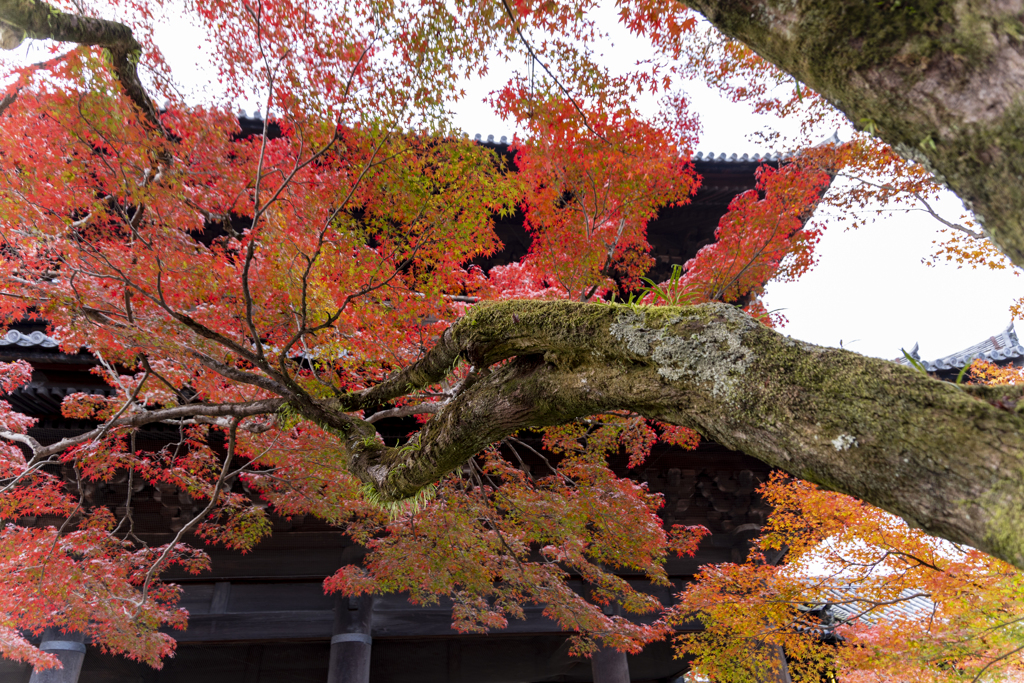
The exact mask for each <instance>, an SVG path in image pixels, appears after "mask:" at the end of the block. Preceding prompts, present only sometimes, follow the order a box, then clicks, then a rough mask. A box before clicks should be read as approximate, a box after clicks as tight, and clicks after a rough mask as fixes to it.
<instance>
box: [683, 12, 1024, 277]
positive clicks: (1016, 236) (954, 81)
mask: <svg viewBox="0 0 1024 683" xmlns="http://www.w3.org/2000/svg"><path fill="white" fill-rule="evenodd" d="M687 4H688V5H689V6H690V7H693V8H694V9H696V10H698V11H699V12H701V13H702V14H703V15H704V16H705V17H707V18H708V20H709V21H710V22H711V23H712V24H714V25H715V26H716V27H717V28H718V29H719V30H720V31H722V32H723V33H725V34H726V35H728V36H730V37H733V38H735V39H737V40H739V41H740V42H743V43H745V44H746V45H748V46H749V47H750V48H752V49H753V50H754V51H755V52H757V53H758V54H759V55H761V56H762V57H764V58H765V59H767V60H768V61H770V62H773V63H774V64H776V65H777V66H778V67H779V68H781V69H782V70H783V71H786V72H788V73H790V74H792V75H793V76H794V77H795V78H796V79H798V80H800V81H803V82H804V83H806V84H807V85H809V86H811V87H812V88H814V89H815V90H816V91H817V92H819V93H820V94H821V95H823V96H824V97H825V98H826V99H827V100H828V101H829V102H831V103H832V104H833V105H835V106H836V107H837V108H839V109H840V110H841V111H842V112H843V113H845V114H846V116H847V117H849V119H850V121H852V122H853V124H854V125H855V126H857V127H859V128H861V129H867V130H868V131H869V132H873V133H875V134H877V135H878V136H879V137H880V138H882V139H883V140H885V141H886V142H888V143H889V144H891V145H893V146H894V147H895V148H896V149H897V151H899V152H900V153H901V154H903V155H904V156H905V157H907V158H910V159H914V160H917V161H920V162H922V163H924V164H926V165H927V166H929V167H930V168H931V170H933V171H934V172H935V174H936V177H937V178H938V179H939V180H940V181H941V182H945V183H947V184H948V186H949V187H950V189H952V190H953V191H954V192H956V193H957V194H958V195H959V196H960V198H961V199H963V200H964V202H965V203H966V204H967V205H968V206H969V207H971V208H972V209H973V210H974V212H975V215H976V216H977V217H978V219H979V220H980V221H981V222H982V224H983V225H984V227H985V230H986V231H987V232H988V234H989V235H990V237H991V238H992V240H993V241H994V242H995V243H996V244H997V245H999V246H1000V248H1002V249H1003V250H1004V251H1005V252H1006V254H1007V255H1008V256H1009V257H1010V259H1011V260H1013V262H1014V263H1016V264H1017V265H1019V266H1020V265H1024V189H1022V186H1021V178H1022V177H1024V100H1022V93H1024V3H1022V2H1021V0H1007V1H1003V0H1000V1H998V2H997V1H995V0H989V1H974V0H971V1H968V0H919V1H916V2H913V1H912V2H907V1H904V2H894V1H892V0H887V1H886V2H868V1H867V0H795V1H790V0H786V1H785V2H784V1H783V0H744V1H743V2H737V1H736V0H687Z"/></svg>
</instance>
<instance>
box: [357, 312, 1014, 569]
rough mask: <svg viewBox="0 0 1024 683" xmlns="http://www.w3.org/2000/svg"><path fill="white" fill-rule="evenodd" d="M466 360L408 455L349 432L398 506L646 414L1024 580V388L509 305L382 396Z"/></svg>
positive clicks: (724, 335) (367, 467)
mask: <svg viewBox="0 0 1024 683" xmlns="http://www.w3.org/2000/svg"><path fill="white" fill-rule="evenodd" d="M460 358H462V359H465V360H467V361H469V362H470V363H472V364H473V365H474V366H475V367H476V368H480V370H479V371H477V372H476V373H475V374H474V375H473V376H471V377H470V379H469V380H467V381H466V383H465V385H464V388H463V390H462V391H461V392H460V393H459V394H458V395H457V396H456V397H455V398H454V399H452V400H451V401H449V402H448V404H447V405H446V406H445V407H444V408H443V409H442V410H441V411H440V412H438V413H437V414H436V415H435V417H434V418H433V419H431V421H430V422H428V423H427V424H426V425H425V426H424V427H423V428H422V430H421V431H420V432H419V433H418V434H417V435H416V436H414V438H413V439H412V440H411V441H410V442H409V443H408V444H407V445H406V446H404V447H401V448H387V447H385V446H383V445H382V444H380V443H379V442H378V441H375V440H373V439H372V438H367V436H368V435H370V434H372V425H370V424H368V423H361V425H360V426H359V427H358V428H355V429H351V430H349V432H348V435H347V437H346V438H347V440H348V445H349V449H350V452H351V453H352V457H351V461H350V464H349V466H350V468H351V469H352V471H353V472H354V473H356V474H357V475H358V476H359V477H361V478H362V479H363V480H364V481H366V482H367V483H369V484H371V485H372V486H373V487H374V488H375V489H376V490H377V491H378V493H379V494H380V495H381V497H382V498H384V499H390V500H397V499H403V498H407V497H409V496H413V495H415V494H416V493H417V492H418V491H419V490H420V489H422V488H423V487H425V486H428V485H429V484H431V483H432V482H434V481H436V480H437V479H438V478H439V477H441V476H443V475H444V474H445V473H447V472H450V471H452V470H454V469H455V468H457V467H458V466H459V465H461V464H462V463H463V462H465V461H466V460H467V459H468V458H470V457H472V456H473V455H474V454H475V453H476V452H478V451H479V450H480V449H481V448H483V447H484V446H486V445H487V444H489V443H493V442H494V441H496V440H499V439H501V438H502V437H504V436H506V435H508V434H510V433H512V432H514V431H516V430H518V429H521V428H524V427H541V426H546V425H554V424H561V423H564V422H566V421H568V420H572V419H574V418H577V417H583V416H586V415H593V414H596V413H601V412H606V411H610V410H631V411H634V412H637V413H640V414H642V415H645V416H647V417H650V418H655V419H658V420H662V421H665V422H668V423H671V424H676V425H682V426H687V427H691V428H694V429H696V430H698V431H699V432H701V434H703V435H705V436H706V437H708V438H711V439H714V440H715V441H717V442H718V443H721V444H723V445H725V446H727V447H729V448H732V449H734V450H738V451H742V452H744V453H747V454H749V455H752V456H754V457H757V458H759V459H761V460H763V461H765V462H767V463H769V464H771V465H773V466H776V467H779V468H781V469H784V470H786V471H788V472H790V473H792V474H794V475H796V476H798V477H801V478H803V479H808V480H810V481H813V482H816V483H818V484H820V485H822V486H825V487H826V488H829V489H833V490H836V491H841V492H843V493H847V494H850V495H853V496H856V497H858V498H860V499H862V500H865V501H867V502H869V503H872V504H874V505H877V506H879V507H882V508H884V509H886V510H889V511H890V512H893V513H894V514H897V515H900V516H901V517H903V518H904V519H906V520H907V521H908V522H909V523H910V524H912V525H914V526H918V527H921V528H922V529H924V530H925V531H927V532H929V533H932V534H935V535H938V536H942V537H944V538H947V539H949V540H951V541H954V542H958V543H966V544H968V545H973V546H975V547H978V548H980V549H982V550H985V551H986V552H989V553H991V554H993V555H995V556H997V557H1000V558H1002V559H1004V560H1007V561H1008V562H1011V563H1013V564H1015V565H1016V566H1018V567H1024V525H1020V524H1019V520H1020V519H1021V518H1022V517H1024V431H1022V428H1024V417H1022V415H1021V411H1022V410H1024V402H1021V403H1019V404H1018V399H1019V398H1020V397H1021V395H1022V390H1021V388H1020V387H961V386H956V385H953V384H950V383H948V382H942V381H939V380H936V379H933V378H930V377H928V376H927V375H925V374H923V373H921V372H918V371H916V370H913V369H910V368H907V367H904V366H901V365H898V364H896V363H892V362H889V361H884V360H880V359H876V358H867V357H864V356H859V355H857V354H854V353H851V352H848V351H843V350H840V349H832V348H824V347H819V346H814V345H811V344H805V343H802V342H798V341H795V340H792V339H789V338H787V337H784V336H782V335H780V334H778V333H777V332H774V331H773V330H770V329H768V328H766V327H764V326H762V325H760V324H759V323H757V322H756V321H754V320H753V319H751V318H750V317H749V316H747V315H745V314H744V313H742V312H741V311H739V310H738V309H736V308H734V307H731V306H728V305H724V304H704V305H701V306H695V307H685V308H674V307H651V308H647V307H629V306H620V305H608V304H581V303H576V302H565V301H549V302H538V301H508V302H500V303H490V304H478V305H477V306H474V307H473V308H472V309H471V310H470V311H469V313H468V314H467V315H466V317H465V318H463V319H462V320H460V321H459V322H458V323H456V324H455V325H454V326H452V327H451V328H449V329H448V330H447V331H446V332H445V333H444V335H443V336H442V338H441V339H440V340H439V342H438V344H437V346H436V347H435V348H434V349H432V350H431V351H430V352H429V353H428V354H427V355H426V357H425V358H424V359H423V360H422V361H420V362H419V363H416V364H414V365H412V366H410V367H409V368H407V369H406V370H404V371H402V372H400V373H398V374H397V375H395V376H394V377H393V378H391V379H390V380H388V381H386V382H384V383H382V384H380V385H378V386H377V387H375V388H374V389H373V390H371V392H369V393H368V394H367V395H366V396H365V398H369V397H370V396H372V397H373V399H374V400H385V399H386V398H388V397H390V396H392V395H395V396H397V395H400V394H406V393H408V392H409V391H410V390H411V389H412V388H415V387H422V386H426V385H428V384H431V383H434V382H438V381H439V380H440V379H441V378H443V377H444V376H445V374H447V373H448V372H449V371H450V370H451V368H452V367H453V366H454V365H455V364H456V362H457V361H458V360H459V359H460ZM499 361H505V362H502V363H500V364H499V365H496V366H495V364H496V363H499ZM492 366H493V367H492ZM353 424H354V425H355V424H358V423H353Z"/></svg>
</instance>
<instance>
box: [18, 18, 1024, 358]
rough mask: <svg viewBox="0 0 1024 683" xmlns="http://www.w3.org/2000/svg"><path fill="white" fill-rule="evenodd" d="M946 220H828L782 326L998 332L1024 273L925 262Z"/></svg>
mask: <svg viewBox="0 0 1024 683" xmlns="http://www.w3.org/2000/svg"><path fill="white" fill-rule="evenodd" d="M27 42H32V41H27ZM158 42H159V44H160V45H161V47H162V49H163V50H164V52H165V57H166V58H167V60H168V62H169V63H170V64H171V66H172V69H173V71H174V73H175V76H176V79H177V80H178V81H179V82H183V83H186V84H189V85H190V86H191V87H194V88H196V90H195V92H194V93H193V96H192V97H190V98H189V99H190V100H191V99H197V100H198V99H215V98H216V93H213V92H210V91H209V90H206V89H205V88H203V87H202V85H201V84H208V83H211V82H215V79H212V78H210V77H209V74H210V70H209V67H207V66H206V65H205V64H204V63H203V59H202V55H203V52H204V50H202V48H201V47H200V45H201V43H202V42H203V37H202V35H200V34H199V33H198V32H197V31H196V30H195V29H194V28H193V27H191V26H189V25H188V24H186V23H184V22H179V21H175V22H173V23H172V24H170V25H168V26H167V27H166V28H165V29H164V30H162V31H161V32H159V33H158ZM18 52H19V53H21V55H20V56H21V58H22V59H25V58H28V59H32V58H33V57H34V58H35V59H38V58H39V57H38V55H39V54H40V53H41V52H42V50H41V49H40V47H39V46H38V43H37V44H36V46H34V47H33V48H30V49H26V48H21V49H20V50H19V51H18ZM606 52H608V53H611V54H614V58H615V60H618V61H619V62H621V63H622V64H624V65H628V64H630V63H631V62H632V61H633V60H635V59H641V58H643V57H644V56H645V55H644V49H643V46H642V44H640V43H638V42H637V41H636V40H634V39H632V38H631V37H630V36H628V35H625V34H621V33H617V34H616V37H615V44H614V45H611V44H609V45H608V46H607V47H606ZM8 54H10V53H8ZM512 66H514V65H504V64H496V65H494V66H493V67H492V72H491V74H490V76H489V77H488V78H487V80H486V82H482V83H480V82H478V83H468V84H467V91H468V95H467V97H466V100H465V101H464V102H463V103H461V104H460V105H459V107H458V108H457V111H456V112H455V123H456V125H458V126H459V127H461V128H462V129H463V130H464V131H465V132H466V133H468V134H470V135H474V134H476V133H480V134H481V135H483V136H484V138H486V137H487V135H489V134H490V135H494V136H495V139H498V138H500V137H501V136H502V135H507V136H509V137H511V135H512V134H513V133H514V132H515V131H514V130H513V127H512V126H511V124H510V123H508V122H506V121H503V120H501V119H500V118H498V117H497V116H496V115H495V114H494V113H493V112H492V111H491V110H490V109H489V107H487V106H486V105H484V104H483V103H482V102H481V100H482V99H483V98H484V97H485V96H486V94H487V93H488V91H489V90H491V89H494V88H496V87H497V86H498V85H500V84H502V83H504V81H505V78H507V75H508V74H509V73H510V72H511V67H512ZM686 90H687V93H688V95H689V96H690V98H691V102H692V107H693V109H694V110H695V111H697V112H698V113H699V114H700V116H701V121H702V125H703V134H702V136H701V142H700V144H699V145H698V150H699V151H703V152H705V153H707V152H715V153H716V154H717V153H722V152H726V153H729V154H731V153H733V152H736V153H739V154H742V153H744V152H747V153H750V154H753V153H755V152H758V153H765V152H769V151H777V150H767V149H758V148H756V147H755V146H754V145H753V144H752V143H750V142H749V139H750V138H749V136H750V135H751V134H753V133H755V132H757V131H758V130H761V129H763V128H764V127H766V126H772V127H776V128H780V127H781V128H783V129H784V128H785V124H784V123H780V122H779V121H777V120H772V119H770V118H767V117H764V116H757V115H754V114H752V113H751V112H750V110H749V108H747V107H745V106H743V105H737V104H733V103H731V102H728V101H726V100H724V99H722V98H721V97H719V96H718V95H717V94H716V93H713V92H711V91H710V90H709V89H708V88H707V87H705V86H703V84H698V83H692V84H688V85H687V86H686ZM258 102H259V101H258V100H257V99H256V98H255V97H254V98H253V99H251V100H249V101H246V102H240V103H237V105H236V106H241V107H243V108H245V109H246V111H248V112H250V113H251V112H252V111H253V109H254V108H255V107H257V106H258ZM827 135H828V133H825V134H823V136H822V137H823V138H824V137H827ZM841 135H842V133H841ZM848 135H849V134H848V133H847V137H848ZM947 194H949V196H948V197H946V198H945V199H944V200H943V201H942V202H941V203H940V212H941V213H942V214H943V215H946V216H947V217H949V218H951V219H954V220H956V219H958V218H959V216H960V215H961V213H962V212H963V209H962V206H961V205H960V203H959V201H958V200H957V199H956V197H955V196H953V195H952V194H951V193H947ZM818 218H819V219H822V218H823V217H821V216H819V217H818ZM826 223H827V220H826ZM940 227H941V226H939V224H938V223H937V222H936V221H935V220H934V219H932V218H930V217H928V216H927V215H925V214H923V213H921V212H916V213H909V214H908V213H905V212H900V213H894V214H891V215H888V216H886V217H884V218H882V219H879V220H878V221H877V222H876V223H875V224H873V225H870V226H869V227H865V228H860V229H858V230H855V231H852V230H847V229H846V227H845V226H844V225H843V224H842V223H841V222H836V223H835V224H829V227H828V229H827V230H826V231H825V234H824V236H823V238H822V240H821V243H820V244H819V246H818V254H819V264H818V266H817V267H816V268H815V269H814V270H813V271H812V272H811V273H809V274H807V275H805V276H804V277H803V278H802V279H801V280H800V281H799V282H796V283H773V284H771V285H769V287H768V292H767V296H766V303H767V305H768V308H769V310H773V309H782V312H783V314H784V315H785V316H786V317H787V318H788V320H789V323H788V325H787V326H786V327H785V328H784V330H783V331H784V332H785V333H787V334H790V335H792V336H793V337H796V338H799V339H803V340H806V341H810V342H813V343H817V344H824V345H830V346H838V345H839V344H840V341H842V343H843V345H844V346H845V347H846V348H848V349H851V350H854V351H858V352H860V353H864V354H869V355H875V356H881V357H884V358H895V357H897V356H899V355H900V348H901V347H905V348H907V349H908V350H909V349H910V348H911V347H913V345H914V343H915V342H919V343H920V345H921V355H922V357H924V358H925V359H933V358H937V357H940V356H943V355H946V354H949V353H952V352H954V351H957V350H959V349H961V348H964V347H966V346H969V345H971V344H974V343H976V342H978V341H981V340H982V339H984V338H986V337H988V336H990V335H993V334H996V333H997V332H999V331H1000V330H1002V329H1003V328H1004V327H1006V325H1007V324H1008V323H1009V321H1010V314H1009V311H1008V308H1009V306H1010V304H1011V303H1012V301H1013V300H1014V298H1015V297H1016V296H1024V278H1018V277H1016V276H1015V275H1014V273H1012V272H1009V271H999V272H992V271H987V270H970V269H963V270H961V269H957V268H956V267H955V266H950V265H938V266H934V267H932V266H926V265H924V264H923V263H922V260H923V259H925V258H926V257H927V256H928V255H929V254H931V253H932V241H933V240H935V239H939V238H940V236H939V233H938V229H939V228H940Z"/></svg>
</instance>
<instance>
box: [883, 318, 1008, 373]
mask: <svg viewBox="0 0 1024 683" xmlns="http://www.w3.org/2000/svg"><path fill="white" fill-rule="evenodd" d="M918 351H919V345H918V344H914V348H913V349H911V350H910V351H909V352H908V353H909V354H910V356H911V357H912V358H913V359H914V360H917V361H920V362H921V365H923V366H924V369H925V370H927V371H928V372H937V371H939V370H959V369H960V368H962V367H964V366H965V365H967V364H968V363H970V362H971V361H972V360H975V359H976V358H980V359H982V360H986V361H989V362H991V363H1000V362H1011V361H1020V360H1024V346H1022V345H1021V343H1020V340H1019V339H1018V338H1017V332H1016V330H1014V328H1013V321H1011V322H1010V324H1009V325H1007V326H1006V329H1005V330H1003V331H1002V332H1000V333H999V334H996V335H993V336H991V337H989V338H988V339H985V340H984V341H981V342H978V343H977V344H974V345H973V346H968V347H967V348H966V349H961V350H960V351H957V352H956V353H951V354H949V355H948V356H943V357H942V358H936V359H935V360H921V356H920V354H919V352H918ZM896 362H897V363H902V364H903V365H910V361H908V360H907V359H906V358H897V359H896Z"/></svg>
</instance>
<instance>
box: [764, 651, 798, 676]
mask: <svg viewBox="0 0 1024 683" xmlns="http://www.w3.org/2000/svg"><path fill="white" fill-rule="evenodd" d="M772 649H773V650H774V651H775V671H773V672H771V674H770V676H771V677H770V678H769V679H768V680H769V681H770V682H771V683H793V679H792V678H790V677H789V663H788V662H787V661H786V652H785V650H783V649H782V648H781V647H779V646H778V645H775V646H773V647H772Z"/></svg>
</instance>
